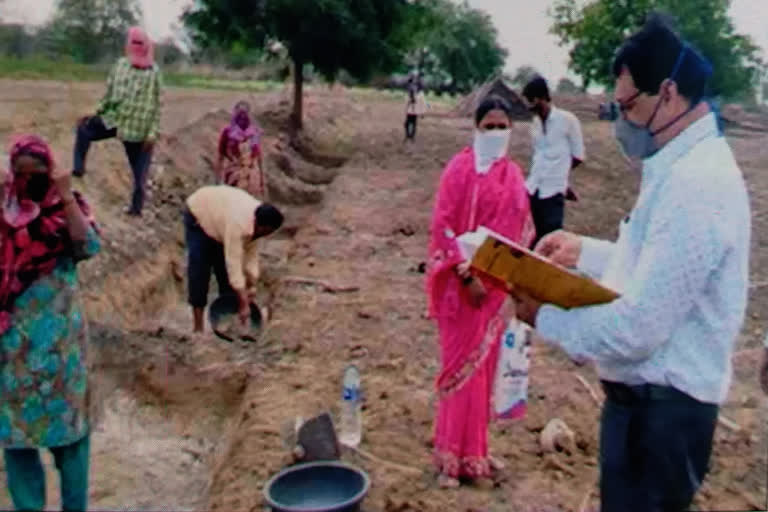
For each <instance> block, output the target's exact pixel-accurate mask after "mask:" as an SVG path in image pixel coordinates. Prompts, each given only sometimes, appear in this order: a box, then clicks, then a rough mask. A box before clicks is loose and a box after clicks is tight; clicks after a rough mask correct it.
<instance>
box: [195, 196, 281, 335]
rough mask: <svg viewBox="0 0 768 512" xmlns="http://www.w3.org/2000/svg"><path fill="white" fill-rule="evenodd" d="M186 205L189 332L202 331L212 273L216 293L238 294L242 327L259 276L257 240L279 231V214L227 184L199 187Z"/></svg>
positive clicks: (248, 312)
mask: <svg viewBox="0 0 768 512" xmlns="http://www.w3.org/2000/svg"><path fill="white" fill-rule="evenodd" d="M186 205H187V208H186V210H185V212H184V231H185V238H186V244H187V257H188V260H187V281H188V291H189V296H188V300H189V304H190V305H191V306H192V312H193V316H194V332H196V333H201V332H203V327H204V319H203V313H204V311H205V307H206V306H207V303H208V286H209V284H210V281H211V271H213V273H214V274H215V275H216V281H217V282H218V285H219V294H220V295H222V296H223V295H235V296H237V298H238V317H239V319H240V322H241V323H242V324H243V325H245V324H247V322H248V319H249V317H250V311H251V298H250V296H249V293H248V288H249V285H255V284H256V283H257V282H258V279H259V276H260V269H259V257H258V245H257V240H258V239H259V238H262V237H265V236H269V235H271V234H272V233H274V232H275V231H277V230H278V229H280V227H281V226H282V224H283V220H284V217H283V214H282V213H281V212H280V210H278V209H277V208H276V207H275V206H273V205H271V204H268V203H262V202H261V201H259V200H258V199H256V198H254V197H253V196H251V195H250V194H248V193H247V192H245V191H244V190H242V189H239V188H235V187H230V186H228V185H210V186H205V187H202V188H200V189H198V190H197V191H196V192H194V193H193V194H192V195H191V196H189V198H188V199H187V202H186Z"/></svg>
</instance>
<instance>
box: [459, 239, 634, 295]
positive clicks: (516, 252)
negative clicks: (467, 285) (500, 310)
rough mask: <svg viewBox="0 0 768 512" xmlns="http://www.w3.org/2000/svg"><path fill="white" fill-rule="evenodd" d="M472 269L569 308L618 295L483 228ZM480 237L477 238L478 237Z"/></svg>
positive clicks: (582, 275)
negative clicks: (481, 240)
mask: <svg viewBox="0 0 768 512" xmlns="http://www.w3.org/2000/svg"><path fill="white" fill-rule="evenodd" d="M480 233H481V234H482V235H483V236H484V238H483V242H482V243H480V245H479V247H477V250H476V251H475V252H474V255H473V257H472V264H471V265H472V268H474V269H476V270H478V271H480V272H482V273H484V274H487V275H488V276H490V277H493V278H495V279H497V280H499V281H501V282H503V283H504V284H506V285H508V286H510V285H511V286H513V287H515V288H517V289H519V290H521V291H523V292H525V293H527V294H528V295H530V296H531V298H533V299H535V300H537V301H539V302H542V303H544V304H554V305H555V306H559V307H561V308H565V309H570V308H575V307H583V306H594V305H598V304H606V303H609V302H612V301H614V300H616V299H617V298H619V296H620V295H619V294H618V293H617V292H615V291H614V290H611V289H610V288H607V287H605V286H603V285H601V284H600V283H598V282H597V281H595V280H594V279H592V278H591V277H589V276H586V275H584V274H581V273H579V272H575V271H573V270H570V269H567V268H565V267H563V266H561V265H558V264H557V263H554V262H552V261H550V260H548V259H547V258H545V257H543V256H541V255H540V254H536V253H534V252H533V251H530V250H529V249H527V248H525V247H523V246H521V245H519V244H516V243H515V242H513V241H511V240H509V239H507V238H505V237H503V236H501V235H499V234H498V233H494V232H493V231H490V230H488V229H482V231H480ZM475 240H477V237H476V238H475Z"/></svg>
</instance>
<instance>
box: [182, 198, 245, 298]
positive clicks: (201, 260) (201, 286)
mask: <svg viewBox="0 0 768 512" xmlns="http://www.w3.org/2000/svg"><path fill="white" fill-rule="evenodd" d="M184 232H185V238H186V241H187V287H188V290H189V295H188V298H189V304H190V305H191V306H192V307H195V308H204V307H205V306H207V305H208V286H209V285H210V282H211V271H213V273H214V274H215V275H216V282H217V283H218V284H219V295H230V294H234V293H235V291H234V289H233V288H232V285H230V284H229V276H228V274H227V263H226V259H225V257H224V245H223V244H221V243H220V242H217V241H216V240H214V239H213V238H211V237H209V236H208V235H207V234H206V233H205V231H203V228H201V227H200V225H199V224H198V223H197V220H196V219H195V217H194V216H193V215H192V214H191V213H190V212H189V210H186V211H185V212H184Z"/></svg>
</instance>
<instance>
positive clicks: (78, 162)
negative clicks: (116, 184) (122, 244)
mask: <svg viewBox="0 0 768 512" xmlns="http://www.w3.org/2000/svg"><path fill="white" fill-rule="evenodd" d="M116 136H117V128H112V129H108V128H107V127H106V126H105V125H104V121H103V120H102V119H101V118H100V117H98V116H94V117H90V118H88V120H87V121H86V122H85V123H83V124H82V125H80V126H78V128H77V138H76V141H75V150H74V159H73V161H74V169H73V174H75V176H82V175H83V174H84V172H85V160H86V158H87V157H88V150H89V149H90V147H91V143H92V142H96V141H100V140H106V139H111V138H113V137H116ZM123 147H124V148H125V154H126V155H127V156H128V163H129V164H130V166H131V171H133V196H132V198H131V213H135V214H139V213H141V209H142V208H143V207H144V197H145V195H146V193H145V190H146V181H147V174H148V171H149V165H150V163H151V162H152V151H151V150H150V151H145V150H144V143H143V142H128V141H123Z"/></svg>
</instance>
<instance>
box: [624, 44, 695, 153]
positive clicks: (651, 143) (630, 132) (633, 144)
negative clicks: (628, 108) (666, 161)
mask: <svg viewBox="0 0 768 512" xmlns="http://www.w3.org/2000/svg"><path fill="white" fill-rule="evenodd" d="M687 51H688V47H687V46H683V49H682V50H681V51H680V55H679V56H678V57H677V62H676V63H675V67H674V68H673V69H672V73H671V74H670V75H669V79H670V80H674V79H675V78H676V77H677V72H678V71H679V70H680V65H681V64H682V63H683V58H684V57H685V54H686V52H687ZM663 94H664V93H661V97H660V98H659V101H658V102H657V103H656V108H655V109H654V110H653V114H651V117H650V119H648V122H647V123H646V124H645V126H643V125H640V124H637V123H635V122H632V121H630V120H628V119H625V118H624V116H623V115H620V116H619V117H618V119H616V121H615V122H614V126H613V129H614V135H615V136H616V140H618V142H619V145H620V146H621V149H622V151H623V152H624V155H626V156H627V158H629V159H646V158H649V157H651V156H653V155H654V154H655V153H656V152H657V151H658V150H659V147H658V145H657V144H656V141H655V140H654V137H655V136H656V135H658V134H660V133H661V132H663V131H664V130H666V129H667V128H669V127H670V126H672V125H673V124H675V123H676V122H678V121H679V120H680V119H681V118H682V117H683V116H685V115H686V114H687V113H688V112H690V111H691V110H693V108H694V107H695V105H694V104H693V102H692V103H691V107H690V108H689V109H688V110H686V111H685V112H683V113H682V114H680V115H679V116H678V117H676V118H675V119H673V120H672V121H670V122H669V123H667V124H666V125H664V126H663V127H662V128H660V129H658V130H656V131H655V132H652V131H651V123H653V120H654V119H656V114H657V113H658V112H659V108H660V107H661V102H662V101H663V100H664V97H663Z"/></svg>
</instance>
